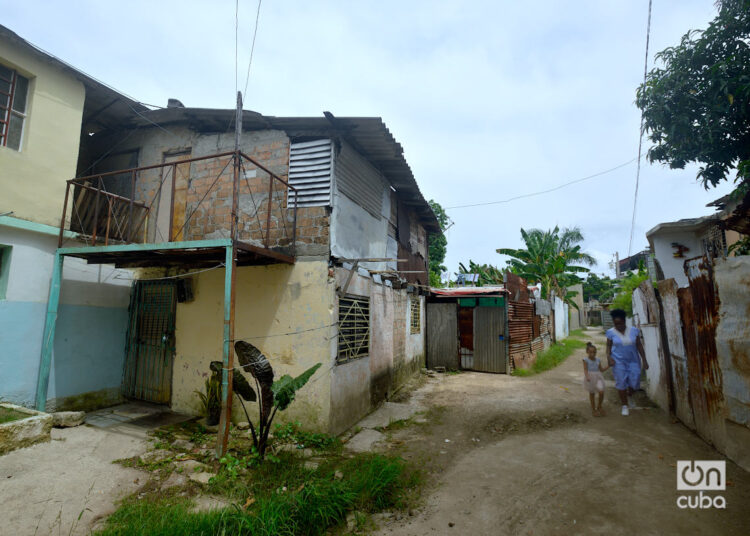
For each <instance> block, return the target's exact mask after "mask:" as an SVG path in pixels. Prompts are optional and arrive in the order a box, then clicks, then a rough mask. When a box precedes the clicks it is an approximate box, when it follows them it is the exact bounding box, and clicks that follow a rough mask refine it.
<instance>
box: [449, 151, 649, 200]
mask: <svg viewBox="0 0 750 536" xmlns="http://www.w3.org/2000/svg"><path fill="white" fill-rule="evenodd" d="M638 158H640V155H639V156H638ZM638 158H633V159H631V160H628V161H627V162H623V163H622V164H620V165H618V166H615V167H613V168H609V169H605V170H604V171H600V172H599V173H594V174H593V175H589V176H587V177H583V178H581V179H576V180H573V181H569V182H566V183H563V184H560V185H559V186H555V187H554V188H549V189H547V190H541V191H539V192H533V193H530V194H523V195H517V196H515V197H510V198H508V199H503V200H501V201H486V202H484V203H472V204H469V205H455V206H452V207H445V208H444V209H443V210H451V209H454V208H469V207H481V206H485V205H500V204H503V203H510V202H511V201H517V200H518V199H525V198H527V197H534V196H537V195H542V194H548V193H550V192H555V191H557V190H561V189H562V188H565V187H567V186H571V185H573V184H577V183H579V182H584V181H588V180H591V179H595V178H596V177H601V176H602V175H606V174H608V173H612V172H613V171H616V170H618V169H620V168H623V167H625V166H628V165H630V164H632V163H633V162H635V161H636V160H638Z"/></svg>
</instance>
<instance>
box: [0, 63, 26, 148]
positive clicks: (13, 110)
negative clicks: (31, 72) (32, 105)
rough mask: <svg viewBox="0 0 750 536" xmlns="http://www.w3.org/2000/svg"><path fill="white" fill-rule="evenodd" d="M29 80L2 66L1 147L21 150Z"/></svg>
mask: <svg viewBox="0 0 750 536" xmlns="http://www.w3.org/2000/svg"><path fill="white" fill-rule="evenodd" d="M28 91H29V79H28V78H26V77H23V76H21V75H19V74H18V73H17V72H16V71H14V70H13V69H9V68H8V67H5V66H4V65H0V145H1V146H3V147H10V148H11V149H15V150H16V151H20V150H21V139H22V138H23V127H24V123H25V122H26V100H27V94H28Z"/></svg>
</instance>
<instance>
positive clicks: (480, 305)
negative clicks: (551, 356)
mask: <svg viewBox="0 0 750 536" xmlns="http://www.w3.org/2000/svg"><path fill="white" fill-rule="evenodd" d="M534 291H535V288H534V287H532V291H531V292H530V291H529V287H528V285H527V284H526V281H525V280H524V279H523V278H521V277H518V276H516V275H514V274H511V273H507V274H506V277H505V284H504V285H502V286H491V287H464V288H448V289H435V288H433V289H430V294H429V296H428V298H427V305H426V308H427V366H428V367H430V368H435V367H444V368H446V369H448V370H474V371H478V372H494V373H501V374H510V373H511V372H512V371H513V369H515V368H528V367H530V366H531V365H532V364H533V363H534V360H535V359H536V355H537V353H538V352H539V351H541V350H543V349H545V348H547V347H549V345H550V343H551V341H552V337H553V335H552V331H553V329H554V328H553V326H554V322H553V321H551V318H550V315H551V307H550V304H549V302H547V301H546V300H542V299H541V298H539V297H538V296H535V294H534ZM537 294H538V291H537Z"/></svg>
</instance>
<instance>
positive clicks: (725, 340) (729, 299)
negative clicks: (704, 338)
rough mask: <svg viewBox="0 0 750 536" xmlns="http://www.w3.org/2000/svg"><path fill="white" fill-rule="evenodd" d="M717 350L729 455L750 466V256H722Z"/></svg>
mask: <svg viewBox="0 0 750 536" xmlns="http://www.w3.org/2000/svg"><path fill="white" fill-rule="evenodd" d="M714 279H715V282H716V288H717V290H718V294H719V302H720V306H719V323H718V326H717V329H716V351H717V355H718V364H719V367H720V368H721V376H722V379H723V382H722V386H723V394H724V402H725V408H726V411H725V415H726V423H725V434H726V451H727V455H728V456H729V457H730V458H732V459H734V460H735V461H737V463H739V464H740V465H742V466H743V467H745V468H746V469H749V468H750V451H749V450H748V446H749V445H750V257H747V256H744V257H730V258H728V259H723V260H721V259H719V260H717V261H716V263H715V265H714Z"/></svg>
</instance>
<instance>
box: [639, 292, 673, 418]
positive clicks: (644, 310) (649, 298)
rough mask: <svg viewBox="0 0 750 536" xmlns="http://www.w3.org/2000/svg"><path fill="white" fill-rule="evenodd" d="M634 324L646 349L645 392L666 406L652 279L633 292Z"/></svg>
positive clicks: (657, 315) (665, 407)
mask: <svg viewBox="0 0 750 536" xmlns="http://www.w3.org/2000/svg"><path fill="white" fill-rule="evenodd" d="M632 302H633V325H634V326H635V327H637V328H638V329H640V330H641V334H642V337H643V349H644V350H645V351H646V362H648V367H649V368H648V370H646V378H647V379H648V383H647V384H646V392H647V393H648V397H649V398H650V399H651V400H653V401H654V402H656V404H658V405H659V407H661V408H662V409H668V408H669V392H668V391H667V380H666V362H665V356H664V352H663V349H662V342H661V335H660V328H659V311H658V309H659V307H658V304H657V302H656V293H655V292H654V287H653V285H652V284H651V281H645V282H643V283H642V284H641V286H640V287H639V288H637V289H635V291H634V292H633V300H632Z"/></svg>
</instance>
